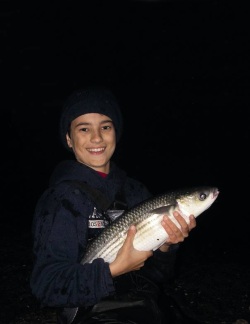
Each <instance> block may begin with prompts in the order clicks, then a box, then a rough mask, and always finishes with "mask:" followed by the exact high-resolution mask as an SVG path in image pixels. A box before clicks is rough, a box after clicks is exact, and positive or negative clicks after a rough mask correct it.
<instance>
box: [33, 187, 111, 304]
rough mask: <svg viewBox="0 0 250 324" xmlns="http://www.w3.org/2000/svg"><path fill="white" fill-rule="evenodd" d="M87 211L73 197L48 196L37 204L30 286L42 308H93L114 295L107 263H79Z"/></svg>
mask: <svg viewBox="0 0 250 324" xmlns="http://www.w3.org/2000/svg"><path fill="white" fill-rule="evenodd" d="M64 197H67V198H64ZM88 209H89V207H88V204H87V203H86V201H85V203H84V202H83V199H82V197H80V195H74V194H73V193H67V194H66V195H63V194H62V193H60V194H58V193H55V192H54V193H52V192H49V193H47V194H46V195H45V196H44V197H42V199H41V200H40V202H38V205H37V208H36V211H35V217H34V223H33V225H34V226H33V235H34V244H33V253H34V264H33V270H32V274H31V278H30V285H31V289H32V293H33V294H34V296H35V297H36V298H37V299H38V300H39V301H40V302H41V304H42V306H51V307H79V306H90V305H93V304H95V303H96V302H98V301H99V300H100V299H101V298H103V297H106V296H108V295H110V294H112V293H113V292H114V285H113V279H112V276H111V273H110V269H109V265H108V263H105V262H104V260H103V259H96V260H94V261H93V262H92V263H91V264H84V265H83V264H81V263H80V260H81V256H82V255H83V253H84V250H85V248H86V245H87V230H88V216H86V215H89V214H88V213H89V210H90V209H89V210H88ZM83 211H85V213H86V215H83Z"/></svg>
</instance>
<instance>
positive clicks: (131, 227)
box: [124, 225, 136, 245]
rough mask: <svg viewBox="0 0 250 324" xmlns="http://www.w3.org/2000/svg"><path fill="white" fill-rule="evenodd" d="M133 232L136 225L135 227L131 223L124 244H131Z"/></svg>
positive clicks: (134, 232) (133, 236)
mask: <svg viewBox="0 0 250 324" xmlns="http://www.w3.org/2000/svg"><path fill="white" fill-rule="evenodd" d="M135 234H136V227H135V225H131V226H130V227H129V229H128V231H127V236H126V239H125V242H124V244H126V245H131V244H133V241H134V238H135Z"/></svg>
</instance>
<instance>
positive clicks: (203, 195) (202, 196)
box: [200, 192, 207, 200]
mask: <svg viewBox="0 0 250 324" xmlns="http://www.w3.org/2000/svg"><path fill="white" fill-rule="evenodd" d="M206 198H207V195H206V194H205V193H204V192H202V193H201V194H200V200H205V199H206Z"/></svg>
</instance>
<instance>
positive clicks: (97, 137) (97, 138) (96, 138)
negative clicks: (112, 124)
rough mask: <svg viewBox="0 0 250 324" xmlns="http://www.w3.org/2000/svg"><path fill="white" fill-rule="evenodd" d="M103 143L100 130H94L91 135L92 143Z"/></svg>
mask: <svg viewBox="0 0 250 324" xmlns="http://www.w3.org/2000/svg"><path fill="white" fill-rule="evenodd" d="M101 141H102V133H101V131H100V130H93V131H92V133H91V142H93V143H100V142H101Z"/></svg>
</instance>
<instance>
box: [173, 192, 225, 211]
mask: <svg viewBox="0 0 250 324" xmlns="http://www.w3.org/2000/svg"><path fill="white" fill-rule="evenodd" d="M218 195H219V190H218V188H216V187H198V188H192V189H187V190H184V191H183V192H181V193H179V194H178V196H177V197H176V201H177V203H178V209H179V210H180V212H181V214H182V215H185V216H189V215H191V214H192V215H194V217H197V216H199V215H200V214H201V213H203V212H204V211H205V210H206V209H208V208H209V207H210V206H211V205H212V204H213V203H214V201H215V200H216V198H217V197H218Z"/></svg>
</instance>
